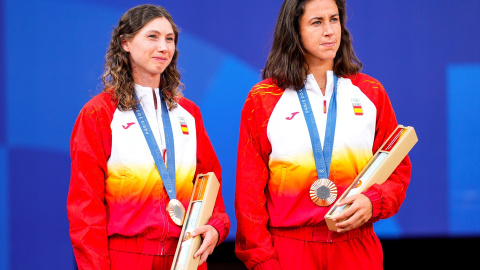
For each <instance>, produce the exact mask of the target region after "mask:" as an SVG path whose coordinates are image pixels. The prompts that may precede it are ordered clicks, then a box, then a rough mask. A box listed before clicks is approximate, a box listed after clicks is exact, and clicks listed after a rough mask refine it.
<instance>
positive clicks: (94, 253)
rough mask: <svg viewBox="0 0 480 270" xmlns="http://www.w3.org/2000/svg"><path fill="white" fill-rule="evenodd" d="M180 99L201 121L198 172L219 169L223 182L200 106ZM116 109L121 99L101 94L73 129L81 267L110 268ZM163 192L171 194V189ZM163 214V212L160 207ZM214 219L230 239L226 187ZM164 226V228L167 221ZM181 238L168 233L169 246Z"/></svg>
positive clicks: (70, 208) (74, 212) (73, 224)
mask: <svg viewBox="0 0 480 270" xmlns="http://www.w3.org/2000/svg"><path fill="white" fill-rule="evenodd" d="M178 103H179V104H180V105H181V106H182V107H183V108H185V109H186V110H187V111H188V112H190V113H191V114H192V115H193V116H194V118H195V121H196V123H195V124H196V131H197V167H196V174H198V173H206V172H214V173H215V175H216V176H217V178H218V180H219V181H220V182H221V168H220V163H219V162H218V159H217V157H216V155H215V152H214V150H213V147H212V144H211V142H210V140H209V138H208V136H207V133H206V131H205V128H204V126H203V120H202V118H201V114H200V109H199V108H198V107H197V106H196V105H195V104H194V103H193V102H191V101H189V100H187V99H185V98H180V99H179V100H178ZM115 110H116V104H115V103H114V102H112V101H111V96H110V95H109V94H107V93H101V94H99V95H97V96H96V97H94V98H93V99H92V100H90V101H89V102H88V103H87V104H86V105H85V106H84V108H83V109H82V110H81V112H80V114H79V116H78V118H77V121H76V123H75V126H74V129H73V132H72V138H71V145H70V147H71V158H72V171H71V180H70V189H69V193H68V198H67V212H68V217H69V222H70V238H71V241H72V245H73V250H74V254H75V258H76V261H77V265H78V268H79V269H105V270H107V269H110V263H111V261H110V257H109V249H108V240H107V239H108V236H107V229H106V228H107V222H108V219H109V215H108V208H107V207H106V205H105V180H106V175H107V170H108V168H107V161H108V159H109V157H110V153H111V145H112V131H111V128H110V124H111V121H112V118H113V115H114V113H115ZM193 180H194V179H192V181H193ZM163 192H164V193H165V194H166V191H165V190H163ZM165 196H166V195H165ZM158 213H159V214H160V211H158ZM120 222H121V221H120ZM208 224H210V225H212V226H213V227H214V228H215V229H216V230H217V231H218V233H219V241H218V243H221V242H222V241H223V240H225V238H226V237H227V236H228V232H229V230H230V220H229V218H228V216H227V214H226V213H225V206H224V203H223V197H222V194H221V191H220V192H219V194H218V196H217V200H216V203H215V207H214V210H213V215H212V217H211V219H210V221H209V222H208ZM158 227H159V228H158V230H160V231H161V230H162V224H159V225H158ZM132 229H133V230H135V228H132ZM137 233H138V235H148V232H143V231H138V232H137ZM172 241H173V242H172ZM176 241H178V239H172V240H171V241H170V240H169V238H167V239H165V243H164V245H166V246H170V245H175V244H176ZM142 260H143V259H142ZM155 260H156V259H155ZM130 269H134V268H130Z"/></svg>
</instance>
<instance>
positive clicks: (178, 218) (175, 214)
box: [167, 199, 185, 226]
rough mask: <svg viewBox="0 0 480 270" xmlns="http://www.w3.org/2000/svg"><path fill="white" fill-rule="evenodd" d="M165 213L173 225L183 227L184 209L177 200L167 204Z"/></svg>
mask: <svg viewBox="0 0 480 270" xmlns="http://www.w3.org/2000/svg"><path fill="white" fill-rule="evenodd" d="M167 213H168V215H169V216H170V218H171V219H172V221H173V223H175V224H176V225H178V226H182V225H183V221H184V219H185V207H183V204H182V203H181V202H180V201H179V200H177V199H173V200H170V201H169V202H168V205H167Z"/></svg>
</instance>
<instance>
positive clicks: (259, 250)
mask: <svg viewBox="0 0 480 270" xmlns="http://www.w3.org/2000/svg"><path fill="white" fill-rule="evenodd" d="M326 89H327V90H326V94H325V96H323V94H322V92H321V91H320V88H319V87H318V85H317V83H316V81H315V78H314V77H313V75H311V74H309V75H308V77H307V81H306V90H307V94H308V97H309V99H310V103H311V104H312V108H313V113H314V116H315V120H316V123H317V127H318V130H319V134H320V137H321V140H323V137H324V134H325V127H326V119H327V110H328V107H329V101H330V97H331V95H332V93H333V72H332V71H329V72H327V87H326ZM396 126H397V121H396V119H395V114H394V111H393V109H392V106H391V104H390V101H389V99H388V96H387V94H386V92H385V90H384V88H383V86H382V85H381V84H380V83H379V82H378V81H377V80H375V79H373V78H371V77H369V76H367V75H365V74H361V73H359V74H357V75H356V76H351V77H343V78H339V80H338V90H337V122H336V130H335V139H334V147H333V154H332V160H331V165H330V175H329V179H330V180H332V181H333V182H334V183H335V185H336V186H337V188H338V196H337V198H338V197H340V196H341V195H342V193H343V192H344V191H345V189H346V188H347V187H348V186H349V184H350V183H351V181H352V180H353V179H354V178H355V177H356V176H357V174H358V173H359V172H360V171H361V170H362V169H363V168H364V166H365V165H366V164H367V162H368V161H369V159H370V158H372V156H373V154H374V153H375V152H376V151H377V149H378V148H379V147H380V146H381V145H382V144H383V142H384V141H385V140H386V139H387V137H388V136H389V135H390V133H391V132H392V131H393V130H394V129H395V128H396ZM322 145H323V141H322ZM410 172H411V165H410V161H409V159H408V157H406V158H405V159H404V160H403V161H402V163H401V164H400V165H399V166H398V167H397V169H396V170H395V171H394V172H393V174H392V175H391V176H390V177H389V179H388V180H387V181H386V182H385V183H384V184H382V185H374V186H372V187H371V188H370V189H368V190H367V191H366V192H364V193H363V194H365V195H366V196H368V197H369V198H370V200H371V202H372V205H373V216H372V218H371V220H370V221H369V222H368V223H366V224H365V225H364V226H362V227H361V228H359V229H355V230H353V232H352V231H351V232H349V233H348V234H347V233H345V234H339V233H336V232H330V231H328V230H327V229H326V225H325V221H324V216H325V214H326V213H327V212H328V210H329V209H330V207H319V206H317V205H315V204H314V203H313V202H312V201H311V199H310V196H309V189H310V186H311V184H312V183H313V182H314V181H315V180H317V179H318V177H317V171H316V167H315V162H314V157H313V152H312V145H311V142H310V137H309V133H308V129H307V125H306V122H305V118H304V116H303V112H302V108H301V105H300V102H299V100H298V96H297V93H296V91H295V90H293V89H286V90H284V89H280V88H279V87H278V86H276V85H275V84H274V83H273V82H272V80H271V79H267V80H264V81H262V82H260V83H258V84H256V85H255V86H254V87H253V88H252V90H251V91H250V93H249V94H248V97H247V99H246V101H245V105H244V108H243V111H242V117H241V126H240V138H239V146H238V158H237V184H236V185H237V186H236V196H235V209H236V217H237V236H236V254H237V256H238V257H239V258H240V259H241V260H242V261H243V262H244V263H245V264H246V266H247V268H248V269H279V264H278V260H277V259H278V258H277V253H278V252H277V251H276V250H275V248H274V247H273V243H272V235H277V233H280V232H282V233H281V234H280V235H287V237H291V238H296V237H295V236H294V235H295V233H292V232H293V231H288V230H285V229H294V228H299V227H301V228H307V229H309V230H310V231H309V232H308V233H306V234H310V235H311V234H315V235H316V236H314V237H313V238H315V239H310V238H308V237H310V236H299V237H298V239H301V240H307V241H319V242H335V241H341V240H348V239H351V238H352V237H360V236H361V235H363V234H373V235H374V233H373V229H372V224H371V223H373V222H375V221H377V220H379V219H380V218H388V217H390V216H392V215H393V214H395V213H396V212H397V211H398V210H399V208H400V205H401V204H402V202H403V200H404V198H405V192H406V189H407V186H408V184H409V181H410ZM332 205H333V204H332ZM307 229H305V230H307ZM286 231H288V232H286ZM315 231H316V232H317V233H315ZM302 234H305V233H304V232H303V233H302ZM353 235H355V236H353ZM305 237H306V238H308V239H306V238H305ZM375 237H376V236H375ZM286 248H288V247H286ZM290 248H292V247H290ZM318 256H319V257H320V256H324V255H323V254H318ZM336 263H338V262H336Z"/></svg>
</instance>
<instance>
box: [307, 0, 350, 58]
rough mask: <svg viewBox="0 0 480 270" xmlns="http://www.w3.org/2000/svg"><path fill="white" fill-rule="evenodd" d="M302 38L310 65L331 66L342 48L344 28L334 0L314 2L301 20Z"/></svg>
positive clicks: (311, 2) (309, 4)
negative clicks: (341, 41)
mask: <svg viewBox="0 0 480 270" xmlns="http://www.w3.org/2000/svg"><path fill="white" fill-rule="evenodd" d="M299 25H300V36H301V41H302V45H303V47H304V48H305V50H306V55H305V57H306V60H307V63H308V64H309V65H317V64H329V65H331V67H333V60H334V58H335V55H336V54H337V51H338V48H339V47H340V40H341V33H342V27H341V24H340V16H339V12H338V8H337V5H336V4H335V1H334V0H312V1H310V2H308V3H307V4H306V5H305V10H304V13H303V15H302V17H301V18H300V22H299Z"/></svg>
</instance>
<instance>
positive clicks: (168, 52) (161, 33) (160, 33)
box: [122, 17, 175, 87]
mask: <svg viewBox="0 0 480 270" xmlns="http://www.w3.org/2000/svg"><path fill="white" fill-rule="evenodd" d="M122 47H123V49H124V50H125V51H126V52H129V53H130V64H131V67H132V73H133V79H134V81H135V83H136V84H140V85H142V86H151V87H158V85H159V84H160V75H161V74H162V72H163V71H164V70H165V68H167V66H168V65H169V64H170V62H171V61H172V57H173V55H174V53H175V33H174V32H173V28H172V25H171V24H170V22H169V21H168V20H167V19H166V18H164V17H162V18H156V19H153V20H152V21H151V22H149V23H147V24H146V25H145V26H144V27H143V28H142V29H140V31H139V32H138V33H137V34H136V35H135V36H134V37H133V38H132V39H130V40H122Z"/></svg>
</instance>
